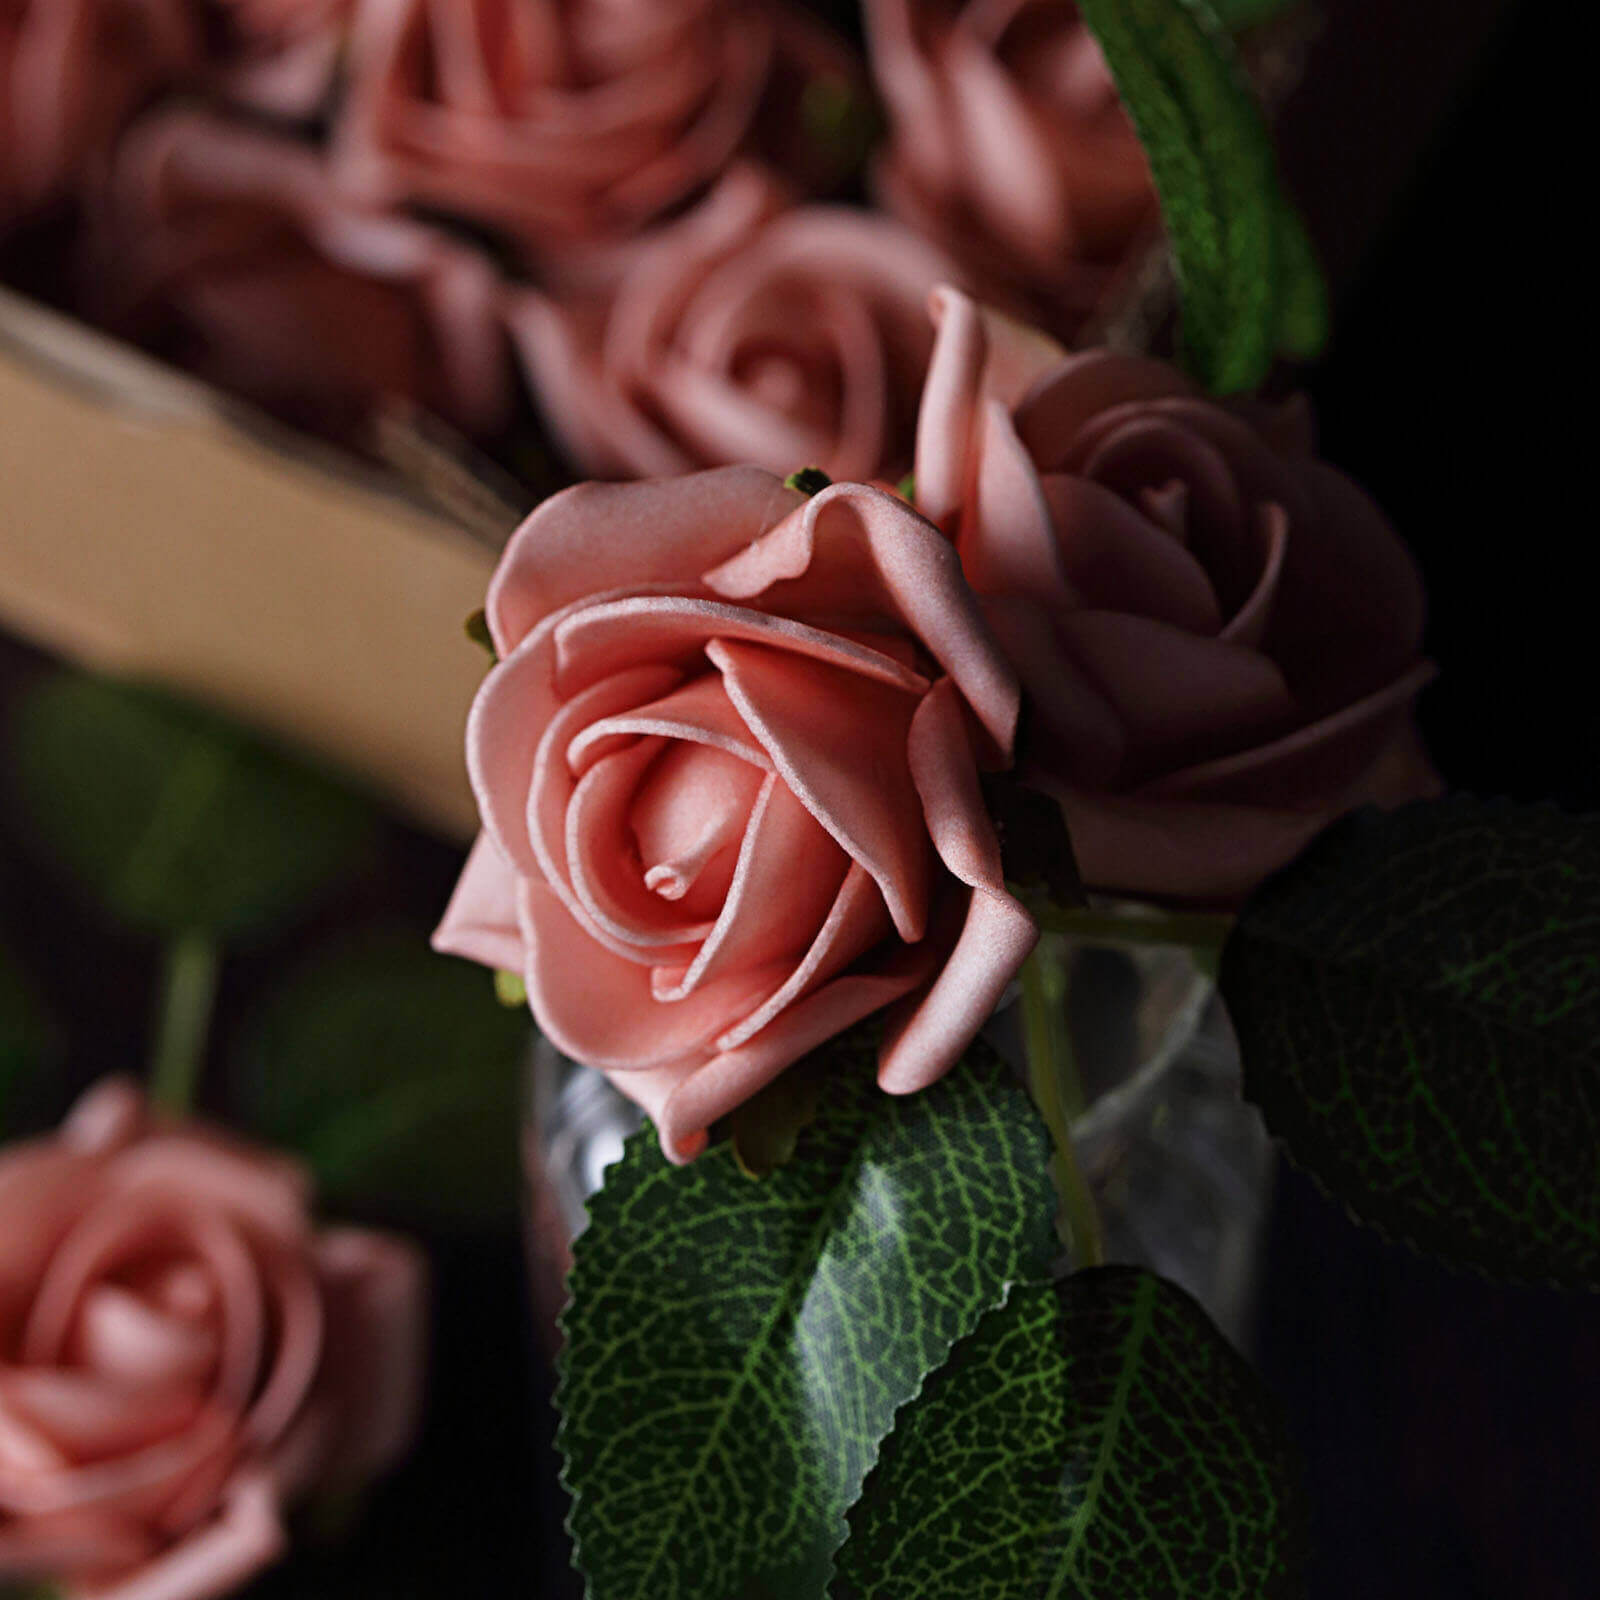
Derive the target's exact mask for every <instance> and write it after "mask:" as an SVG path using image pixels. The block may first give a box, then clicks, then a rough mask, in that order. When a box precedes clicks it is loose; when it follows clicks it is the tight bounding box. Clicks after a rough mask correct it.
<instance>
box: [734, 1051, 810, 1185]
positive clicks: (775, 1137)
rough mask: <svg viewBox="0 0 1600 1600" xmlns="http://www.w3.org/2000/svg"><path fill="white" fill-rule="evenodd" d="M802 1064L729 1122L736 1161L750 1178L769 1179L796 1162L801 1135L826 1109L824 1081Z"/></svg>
mask: <svg viewBox="0 0 1600 1600" xmlns="http://www.w3.org/2000/svg"><path fill="white" fill-rule="evenodd" d="M809 1065H810V1063H808V1062H801V1063H799V1064H798V1065H796V1066H794V1067H791V1068H790V1069H789V1070H788V1071H787V1072H780V1073H779V1074H778V1076H777V1077H776V1078H774V1079H773V1080H772V1082H771V1083H769V1084H768V1085H767V1086H766V1088H764V1089H762V1090H761V1091H759V1093H757V1094H753V1095H751V1097H750V1098H749V1099H748V1100H746V1101H745V1103H744V1104H743V1105H742V1106H739V1107H738V1108H737V1109H736V1110H735V1111H734V1113H733V1115H732V1116H731V1117H729V1118H728V1122H729V1129H730V1136H731V1138H732V1142H733V1159H734V1160H735V1161H736V1162H737V1163H738V1165H739V1170H740V1171H741V1172H742V1173H743V1174H744V1175H745V1176H746V1177H747V1178H765V1177H767V1176H768V1175H769V1174H770V1173H773V1172H776V1171H777V1170H778V1168H779V1167H782V1166H787V1165H788V1163H789V1162H791V1161H792V1160H794V1153H795V1150H796V1149H797V1148H798V1146H799V1144H800V1134H801V1132H802V1130H803V1129H805V1128H806V1127H808V1126H809V1125H810V1124H811V1123H812V1122H814V1121H815V1120H816V1116H817V1112H818V1110H819V1109H820V1107H821V1105H822V1077H821V1074H820V1073H818V1072H815V1071H808V1070H806V1069H807V1067H808V1066H809Z"/></svg>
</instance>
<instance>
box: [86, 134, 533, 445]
mask: <svg viewBox="0 0 1600 1600" xmlns="http://www.w3.org/2000/svg"><path fill="white" fill-rule="evenodd" d="M92 241H93V242H92V250H93V253H94V254H95V257H96V264H97V268H98V270H97V271H96V272H95V274H94V278H95V281H96V282H97V283H98V284H99V285H100V286H101V290H102V293H107V294H109V295H111V296H112V297H113V298H112V300H111V302H110V304H109V305H108V306H107V307H106V308H105V314H106V315H107V317H108V318H109V320H111V321H113V322H115V323H118V324H120V325H124V326H130V327H134V328H138V327H140V326H142V325H148V324H150V323H154V324H155V326H156V327H158V328H160V329H162V331H163V333H164V335H165V337H166V339H167V341H168V343H169V345H170V343H171V342H173V341H174V340H179V341H182V350H183V354H184V355H185V356H186V357H187V361H186V364H187V365H189V366H191V367H192V368H194V369H195V370H197V371H199V372H201V373H202V374H203V375H204V376H206V377H207V378H209V379H210V380H211V381H213V382H215V383H219V384H221V385H222V386H224V387H226V388H230V389H235V390H237V391H239V392H240V393H243V394H246V395H249V396H251V397H252V398H254V399H257V400H260V401H261V402H262V403H264V404H267V405H270V406H273V407H274V408H276V409H280V410H286V411H289V412H291V413H294V414H297V415H298V414H301V413H308V414H310V415H312V416H313V417H315V418H316V419H318V420H319V421H322V422H325V423H326V424H327V425H328V426H334V425H337V423H339V422H341V421H343V422H350V421H352V420H353V419H355V418H360V417H364V416H366V415H367V414H368V413H369V412H370V410H371V408H372V407H373V405H374V404H375V402H377V401H378V400H379V399H380V398H381V397H385V396H388V397H399V398H402V399H405V400H409V401H413V402H416V403H419V404H421V405H422V406H424V407H426V408H427V409H428V410H430V411H432V412H434V413H435V414H437V415H439V416H441V417H443V418H445V419H446V420H447V421H449V422H451V423H453V424H454V425H455V426H456V427H458V428H460V429H461V430H462V431H463V432H466V433H469V434H483V433H488V432H492V431H493V430H494V429H496V428H497V427H499V426H500V425H501V423H502V422H503V420H504V418H505V416H506V414H507V412H508V410H509V407H510V403H511V396H512V382H513V374H512V367H511V358H510V350H509V347H508V343H507V340H506V337H505V333H504V329H503V327H502V324H501V321H500V293H501V288H500V280H499V276H498V274H497V273H496V272H495V270H494V268H493V267H492V265H491V264H490V263H489V262H488V261H487V260H486V259H485V258H484V257H483V256H481V255H480V254H478V253H477V252H476V251H474V250H472V249H470V248H468V247H466V246H464V245H462V244H460V243H458V242H457V241H455V240H453V239H450V238H447V237H446V236H445V235H443V234H442V233H440V232H438V231H437V230H436V229H433V228H430V227H427V226H426V225H424V224H423V223H420V222H416V221H413V220H412V219H410V218H407V217H402V216H379V215H372V214H369V213H366V212H362V211H360V210H357V209H355V208H352V207H351V206H350V204H349V203H348V202H347V201H346V200H345V199H344V197H343V196H341V195H340V194H339V193H338V192H337V191H336V190H335V189H334V188H333V187H332V185H331V184H330V183H329V181H328V177H327V173H326V171H325V170H324V168H323V166H322V164H321V162H320V160H319V159H318V157H317V155H316V153H315V151H313V150H311V149H310V148H309V147H307V146H305V145H301V144H298V143H296V142H294V141H292V140H288V139H281V138H278V137H276V136H275V135H272V134H268V133H264V132H260V131H258V130H256V129H253V128H249V127H246V126H242V125H240V124H237V123H233V122H229V121H227V120H225V119H222V118H219V117H214V116H210V115H207V114H205V113H201V112H192V111H173V112H168V113H164V114H162V115H160V116H157V117H154V118H152V119H149V120H147V121H146V122H144V123H142V124H141V125H140V126H139V127H138V128H137V129H136V130H134V132H133V133H131V134H130V135H129V137H128V138H127V139H125V140H124V141H123V144H122V146H121V148H120V150H119V152H118V159H117V165H116V168H115V170H114V171H113V173H112V175H111V179H110V182H109V184H108V185H107V189H106V192H105V194H104V195H103V197H102V204H101V206H100V207H99V211H98V214H97V217H96V226H95V228H94V229H93V231H92Z"/></svg>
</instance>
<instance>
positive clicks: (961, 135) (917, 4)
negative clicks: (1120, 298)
mask: <svg viewBox="0 0 1600 1600" xmlns="http://www.w3.org/2000/svg"><path fill="white" fill-rule="evenodd" d="M864 16H865V20H866V27H867V40H868V45H869V49H870V54H871V63H872V70H873V74H874V76H875V78H876V80H877V83H878V87H879V90H880V91H881V93H882V95H883V100H884V104H885V105H886V107H887V108H888V112H889V122H890V138H889V144H888V149H887V152H886V154H885V155H884V157H883V158H882V160H881V162H880V163H879V166H878V169H877V187H878V191H879V194H880V196H881V198H882V200H883V202H884V203H885V204H886V205H887V206H888V207H889V209H890V210H892V211H894V212H895V213H896V214H897V215H898V216H900V217H902V218H903V219H904V220H905V221H906V222H908V223H909V224H911V225H912V226H913V227H915V228H917V229H918V230H919V231H920V232H923V233H925V234H927V236H928V237H930V238H933V239H937V240H939V241H940V242H941V243H942V244H943V245H944V246H945V247H946V248H947V249H949V250H951V251H952V252H953V253H954V254H956V255H957V257H958V258H959V259H960V260H962V261H963V262H964V263H965V264H966V265H967V267H968V268H969V270H970V271H971V272H973V273H974V274H975V275H976V276H977V277H978V278H979V279H980V280H981V281H983V282H984V283H985V284H986V285H989V286H993V287H996V288H1003V289H1004V290H1005V291H1006V292H1007V293H1008V294H1015V293H1017V292H1019V291H1024V290H1025V291H1027V292H1029V293H1031V294H1032V296H1033V297H1034V300H1035V303H1036V304H1037V305H1038V307H1039V314H1040V315H1041V317H1043V318H1044V319H1045V320H1047V321H1048V322H1049V323H1050V325H1051V326H1053V327H1056V328H1057V329H1059V330H1061V331H1064V332H1069V333H1070V332H1071V331H1072V330H1073V329H1074V328H1075V327H1076V326H1077V324H1078V323H1079V322H1081V321H1082V320H1083V318H1084V316H1085V315H1086V314H1087V313H1088V312H1089V311H1091V310H1092V309H1094V307H1095V305H1096V302H1097V301H1098V300H1099V299H1100V298H1101V296H1102V295H1103V294H1104V292H1105V289H1106V286H1107V283H1108V281H1109V279H1110V277H1111V274H1112V272H1113V270H1114V269H1115V268H1116V267H1117V266H1118V265H1120V264H1121V263H1122V260H1123V258H1124V256H1125V254H1126V253H1127V251H1128V249H1129V247H1130V245H1131V244H1132V243H1133V241H1134V240H1135V239H1136V237H1138V236H1140V235H1141V234H1143V233H1144V232H1145V231H1146V230H1147V229H1148V228H1150V227H1152V226H1153V225H1154V222H1155V218H1156V215H1157V213H1156V205H1155V196H1154V191H1153V189H1152V188H1151V184H1150V176H1149V169H1148V167H1147V166H1146V163H1145V158H1144V152H1143V150H1142V148H1141V147H1140V144H1139V140H1138V136H1137V135H1136V134H1135V132H1134V130H1133V125H1132V123H1131V122H1130V121H1129V120H1128V118H1127V116H1126V114H1125V113H1124V111H1123V109H1122V105H1121V102H1120V101H1119V100H1118V98H1117V92H1116V86H1115V84H1114V83H1113V81H1112V79H1111V75H1110V73H1109V72H1108V71H1107V69H1106V65H1105V61H1104V59H1103V57H1102V56H1101V54H1100V48H1099V46H1098V44H1097V43H1096V42H1095V40H1094V37H1093V35H1092V34H1091V33H1090V32H1089V30H1088V29H1087V28H1086V27H1084V25H1083V23H1082V21H1081V20H1080V18H1079V16H1078V12H1077V8H1076V7H1075V6H1072V5H1069V4H1063V3H1061V0H967V3H965V4H952V3H951V0H865V4H864Z"/></svg>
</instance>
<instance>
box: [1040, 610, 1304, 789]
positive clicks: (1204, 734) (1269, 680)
mask: <svg viewBox="0 0 1600 1600" xmlns="http://www.w3.org/2000/svg"><path fill="white" fill-rule="evenodd" d="M1056 626H1057V631H1058V633H1059V634H1060V636H1061V639H1062V641H1063V642H1064V643H1065V645H1066V646H1067V648H1068V649H1069V650H1070V651H1071V652H1072V654H1073V656H1074V657H1075V658H1076V659H1077V661H1078V663H1079V665H1080V666H1082V667H1083V668H1084V670H1085V671H1086V672H1087V673H1088V674H1089V676H1090V677H1091V678H1092V679H1093V680H1094V683H1095V685H1096V687H1097V688H1098V689H1099V691H1100V693H1101V694H1102V695H1104V696H1105V698H1106V700H1107V701H1108V702H1109V703H1110V704H1111V706H1112V707H1113V709H1114V710H1115V711H1116V713H1117V716H1118V717H1119V718H1120V719H1121V722H1122V725H1123V727H1124V729H1125V730H1126V732H1127V737H1128V755H1127V763H1126V764H1127V769H1128V770H1129V771H1130V772H1131V774H1132V775H1133V776H1135V777H1137V776H1139V775H1141V774H1150V773H1152V772H1153V770H1154V769H1157V768H1160V767H1163V766H1172V765H1175V764H1177V763H1180V762H1184V761H1192V760H1194V759H1195V758H1196V757H1197V756H1203V755H1205V754H1206V753H1208V752H1211V751H1223V752H1231V751H1232V750H1235V749H1238V748H1239V747H1240V745H1241V744H1243V743H1245V742H1246V741H1254V740H1257V739H1259V738H1262V737H1269V736H1271V735H1273V734H1275V733H1277V732H1278V731H1279V730H1281V729H1282V728H1284V727H1286V726H1289V725H1292V723H1293V720H1294V718H1295V714H1296V712H1295V704H1294V700H1293V698H1292V697H1291V695H1290V693H1289V687H1288V685H1287V684H1286V683H1285V682H1284V681H1283V674H1282V673H1280V672H1279V671H1278V669H1277V668H1276V667H1275V666H1274V665H1273V664H1272V663H1271V662H1270V661H1268V660H1267V659H1266V657H1265V656H1262V655H1259V654H1257V653H1256V652H1255V651H1253V650H1247V649H1245V648H1244V647H1243V646H1241V645H1233V644H1224V643H1222V642H1221V641H1220V640H1217V639H1204V638H1200V637H1199V636H1198V635H1196V634H1192V633H1185V632H1184V631H1183V630H1181V629H1179V628H1174V627H1172V626H1170V625H1169V624H1167V623H1165V622H1155V621H1152V620H1151V619H1150V618H1148V617H1130V616H1125V615H1122V614H1121V613H1118V612H1111V611H1079V612H1074V613H1073V614H1072V615H1070V616H1066V617H1061V618H1059V619H1057V624H1056Z"/></svg>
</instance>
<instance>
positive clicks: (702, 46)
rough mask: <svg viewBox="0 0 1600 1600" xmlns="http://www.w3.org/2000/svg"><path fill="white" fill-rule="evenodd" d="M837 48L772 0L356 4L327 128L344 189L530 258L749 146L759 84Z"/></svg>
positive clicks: (680, 193)
mask: <svg viewBox="0 0 1600 1600" xmlns="http://www.w3.org/2000/svg"><path fill="white" fill-rule="evenodd" d="M841 56H842V52H841V51H840V50H839V49H838V48H837V47H835V46H832V45H831V44H829V43H828V42H827V41H826V40H825V39H823V38H822V37H821V36H820V32H819V29H818V27H817V25H816V24H815V23H812V22H810V21H809V20H808V19H806V18H805V15H804V12H803V11H801V10H798V9H790V8H787V7H784V6H780V5H775V4H770V3H767V0H654V3H652V4H650V5H648V6H639V5H620V6H619V5H615V4H611V3H607V0H575V3H572V4H561V5H558V4H555V3H554V0H522V3H520V4H508V3H507V0H445V3H439V0H365V3H363V4H362V5H361V6H360V9H359V11H358V13H357V16H356V22H355V28H354V32H353V35H352V40H351V52H350V86H349V93H348V96H347V98H346V101H345V104H344V106H343V108H342V110H341V112H340V115H339V120H338V124H337V127H336V129H335V153H336V160H337V163H338V167H339V170H340V173H341V176H342V178H343V180H344V182H345V183H346V184H347V185H349V186H350V188H351V189H352V191H353V192H355V193H357V194H359V195H361V196H362V197H364V198H366V199H369V200H375V201H380V202H384V203H394V202H399V201H411V202H417V203H420V204H422V205H425V206H430V207H433V208H435V209H437V210H441V211H449V212H453V213H455V214H457V215H459V216H463V217H467V218H471V219H473V220H474V221H477V222H480V223H483V224H487V225H492V226H494V227H496V228H499V229H500V230H502V231H503V232H505V233H506V234H508V235H509V236H510V237H512V238H514V239H516V240H518V241H520V242H521V243H522V244H523V245H524V246H525V247H526V248H527V249H529V250H530V251H531V252H533V253H534V254H536V255H541V256H543V255H545V254H547V253H553V254H555V255H556V256H558V257H559V255H560V254H561V253H562V252H563V251H565V250H567V249H570V248H572V247H574V246H581V245H585V244H589V243H592V242H595V241H597V240H601V239H608V240H617V239H621V238H625V237H626V236H628V235H629V234H631V233H633V232H634V231H635V230H637V229H638V228H640V227H641V226H643V225H644V224H646V223H648V222H650V221H651V220H652V219H654V218H656V217H659V216H660V215H661V214H662V213H664V212H665V211H667V210H668V209H669V208H671V207H673V206H675V205H678V204H680V203H681V202H683V201H685V200H687V199H689V198H690V197H691V196H692V195H693V194H694V192H695V191H696V190H698V189H700V188H702V187H704V186H705V185H706V184H708V183H709V182H711V181H712V180H713V179H714V178H715V177H716V176H717V175H718V173H720V172H721V171H722V170H723V168H724V167H726V166H727V164H728V163H729V161H730V160H732V159H733V157H734V155H735V153H736V152H737V151H739V150H740V149H741V148H742V147H743V146H745V145H746V144H747V142H748V140H749V138H750V136H751V134H752V130H753V129H754V128H755V126H756V123H757V120H758V117H759V115H760V113H761V111H762V108H763V102H764V99H765V97H766V95H767V91H768V89H769V87H771V86H772V85H773V84H774V81H775V80H776V81H778V82H779V83H780V86H781V87H783V89H784V91H785V97H786V98H790V99H793V98H794V95H793V91H792V85H791V84H790V82H789V80H791V79H793V78H794V77H795V75H796V74H798V75H800V76H801V77H803V78H808V79H809V78H811V77H813V76H814V75H816V74H818V73H823V74H824V75H825V76H826V78H827V80H828V81H830V82H836V81H838V80H839V78H840V74H841V72H846V73H847V72H848V70H849V68H848V58H847V57H845V58H843V59H844V61H845V63H846V65H844V66H842V67H841V65H840V64H839V63H840V59H841Z"/></svg>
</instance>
